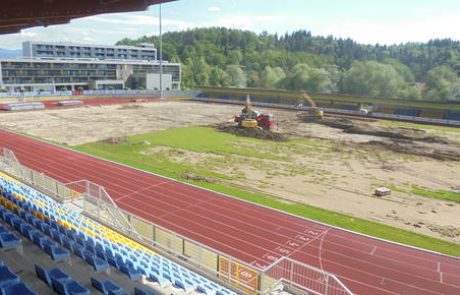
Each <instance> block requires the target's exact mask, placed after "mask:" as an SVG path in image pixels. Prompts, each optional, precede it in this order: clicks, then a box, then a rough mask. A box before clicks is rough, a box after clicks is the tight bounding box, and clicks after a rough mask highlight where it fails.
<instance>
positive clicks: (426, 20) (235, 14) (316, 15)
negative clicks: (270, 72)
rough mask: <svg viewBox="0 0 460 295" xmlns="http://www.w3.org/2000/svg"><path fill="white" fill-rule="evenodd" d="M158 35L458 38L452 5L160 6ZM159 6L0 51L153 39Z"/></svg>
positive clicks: (56, 29) (448, 1) (384, 40)
mask: <svg viewBox="0 0 460 295" xmlns="http://www.w3.org/2000/svg"><path fill="white" fill-rule="evenodd" d="M162 11H163V31H178V30H186V29H191V28H196V27H216V26H219V27H227V28H236V29H244V30H251V31H255V32H257V33H260V32H263V31H267V32H269V33H278V34H284V33H286V32H292V31H296V30H299V29H302V30H308V31H311V32H312V34H313V35H323V36H326V35H333V36H335V37H342V38H348V37H349V38H352V39H354V40H356V41H358V42H359V43H364V44H376V43H379V44H399V43H406V42H426V41H428V40H430V39H433V38H452V39H455V40H460V29H459V28H460V1H459V0H179V1H174V2H170V3H166V4H163V6H162ZM158 12H159V9H158V6H151V7H150V8H149V9H148V10H147V11H142V12H134V13H115V14H105V15H97V16H91V17H86V18H81V19H76V20H73V21H71V23H69V24H65V25H57V26H50V27H47V28H43V27H37V28H31V29H26V30H23V31H21V32H20V33H17V34H7V35H0V48H5V49H20V48H21V44H22V42H23V41H27V40H34V41H53V42H61V41H65V42H69V41H70V42H75V43H90V44H107V45H111V44H114V43H116V42H117V41H118V40H120V39H122V38H125V37H128V38H138V37H141V36H143V35H148V36H150V35H152V34H155V35H156V34H158Z"/></svg>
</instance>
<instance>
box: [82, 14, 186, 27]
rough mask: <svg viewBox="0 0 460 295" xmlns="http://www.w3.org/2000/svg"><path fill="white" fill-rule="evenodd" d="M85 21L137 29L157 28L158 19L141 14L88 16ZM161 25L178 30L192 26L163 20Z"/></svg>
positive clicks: (173, 20) (182, 22)
mask: <svg viewBox="0 0 460 295" xmlns="http://www.w3.org/2000/svg"><path fill="white" fill-rule="evenodd" d="M83 20H85V21H92V22H99V23H106V24H114V25H123V26H131V27H138V26H152V27H155V26H158V23H159V19H158V17H154V16H149V15H141V14H132V15H129V14H111V15H102V16H90V17H87V18H85V19H83ZM162 23H163V25H165V26H171V27H174V28H176V29H178V30H183V29H187V28H189V27H191V26H192V24H191V23H188V22H185V21H180V20H175V19H169V18H163V19H162Z"/></svg>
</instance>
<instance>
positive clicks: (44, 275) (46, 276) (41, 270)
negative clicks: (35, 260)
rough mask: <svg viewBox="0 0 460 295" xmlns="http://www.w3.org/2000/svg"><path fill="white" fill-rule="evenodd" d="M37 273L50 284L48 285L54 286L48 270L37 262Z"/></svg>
mask: <svg viewBox="0 0 460 295" xmlns="http://www.w3.org/2000/svg"><path fill="white" fill-rule="evenodd" d="M34 266H35V274H36V275H37V277H38V278H39V279H40V280H41V281H43V282H44V283H45V284H47V285H48V287H51V286H52V283H51V278H50V276H49V274H48V272H47V271H46V270H45V269H44V268H42V267H41V266H39V265H37V264H35V265H34Z"/></svg>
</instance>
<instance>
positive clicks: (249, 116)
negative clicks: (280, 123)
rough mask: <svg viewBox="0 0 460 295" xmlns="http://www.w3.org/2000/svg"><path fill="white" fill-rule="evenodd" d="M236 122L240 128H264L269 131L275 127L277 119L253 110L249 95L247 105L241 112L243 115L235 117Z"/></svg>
mask: <svg viewBox="0 0 460 295" xmlns="http://www.w3.org/2000/svg"><path fill="white" fill-rule="evenodd" d="M234 122H235V123H238V126H239V127H242V128H263V129H266V130H269V129H273V128H274V127H275V117H274V116H273V115H272V114H270V113H263V114H261V113H260V112H259V111H257V110H253V109H252V103H251V98H250V96H249V95H248V96H247V97H246V103H245V104H244V108H243V109H242V110H241V114H240V115H239V116H235V118H234Z"/></svg>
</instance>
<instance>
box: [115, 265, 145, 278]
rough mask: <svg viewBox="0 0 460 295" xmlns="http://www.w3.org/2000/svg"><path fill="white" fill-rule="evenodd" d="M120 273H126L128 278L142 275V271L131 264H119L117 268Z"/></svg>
mask: <svg viewBox="0 0 460 295" xmlns="http://www.w3.org/2000/svg"><path fill="white" fill-rule="evenodd" d="M119 270H120V271H121V272H122V273H125V274H127V275H128V277H129V279H130V280H137V279H140V278H141V277H142V272H141V271H140V270H139V269H136V268H135V267H133V266H130V265H128V264H122V265H120V269H119Z"/></svg>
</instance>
